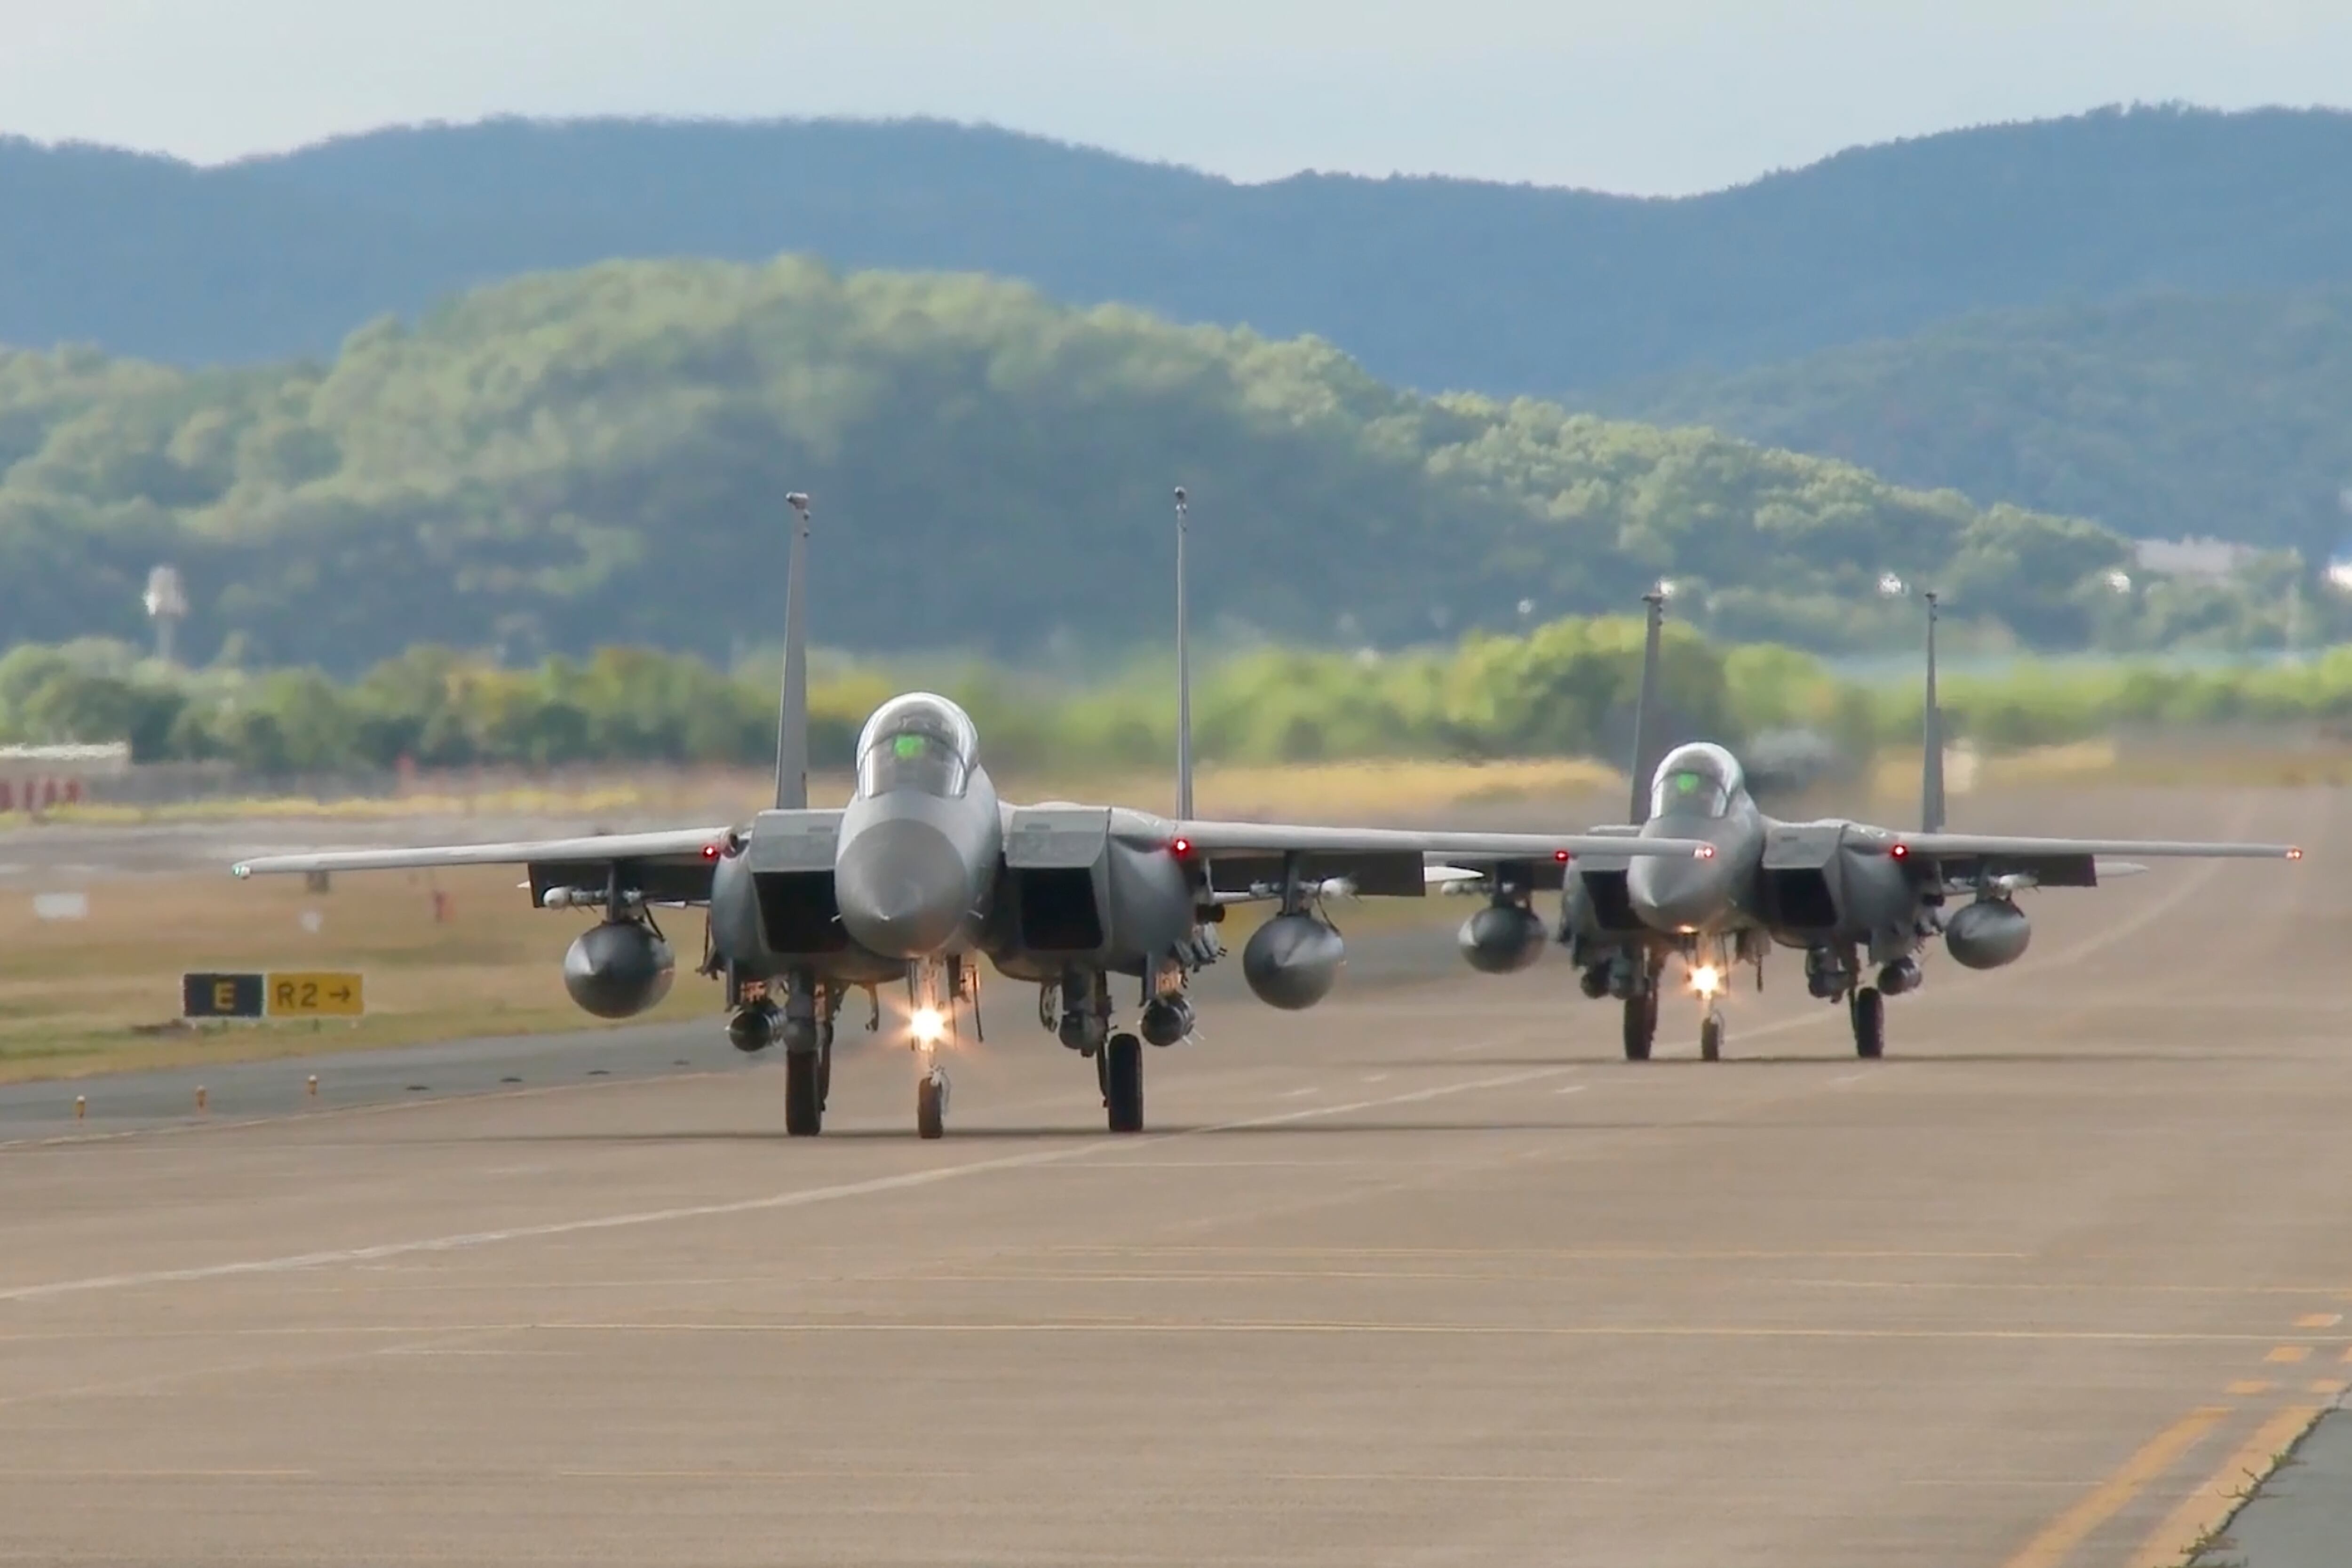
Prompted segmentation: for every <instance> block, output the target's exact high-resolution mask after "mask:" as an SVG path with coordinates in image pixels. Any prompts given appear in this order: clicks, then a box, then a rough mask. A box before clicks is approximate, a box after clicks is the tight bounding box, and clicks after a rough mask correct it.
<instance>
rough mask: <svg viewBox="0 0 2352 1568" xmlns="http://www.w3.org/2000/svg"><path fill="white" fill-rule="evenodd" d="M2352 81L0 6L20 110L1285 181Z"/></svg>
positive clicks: (1659, 37)
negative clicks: (840, 151)
mask: <svg viewBox="0 0 2352 1568" xmlns="http://www.w3.org/2000/svg"><path fill="white" fill-rule="evenodd" d="M2168 99H2184V100H2191V101H2194V102H2199V103H2205V104H2211V105H2217V106H2221V107H2229V108H2239V107H2246V106H2251V105H2255V104H2264V103H2287V104H2297V105H2302V104H2311V103H2322V102H2334V103H2337V104H2343V103H2347V102H2352V0H1411V3H1407V0H1151V3H1150V4H1144V3H1140V0H827V3H825V4H821V5H819V4H806V3H803V0H0V132H16V133H20V134H24V135H30V136H35V137H38V138H41V139H43V140H59V139H64V138H79V139H84V140H90V141H100V142H113V143H118V144H121V145H127V146H133V147H141V148H149V149H154V150H159V151H167V152H171V153H178V154H180V155H182V156H184V157H188V158H193V159H196V160H198V161H201V162H213V161H216V160H220V159H225V158H230V157H235V156H237V155H239V154H241V153H250V152H256V151H264V150H273V149H278V148H284V147H289V146H294V145H298V144H299V143H301V142H308V141H312V140H315V139H317V138H319V137H320V136H324V135H329V134H332V133H334V132H345V131H355V130H363V129H366V128H369V127H372V126H375V125H380V124H383V123H386V122H388V121H418V120H429V119H443V120H471V119H476V118H479V117H480V116H482V115H485V114H493V113H501V112H507V113H527V114H548V115H561V114H583V113H613V112H623V113H664V114H711V115H727V116H742V115H763V116H764V115H779V114H857V115H893V114H911V113H922V114H932V115H940V116H945V117H948V118H951V119H960V120H984V121H992V122H994V123H997V124H1001V125H1006V126H1011V127H1013V128H1016V129H1020V130H1026V131H1037V132H1045V133H1047V134H1050V135H1055V136H1059V137H1063V138H1066V139H1068V140H1071V141H1076V142H1088V143H1092V144H1095V145H1099V146H1105V147H1110V148H1113V149H1116V150H1118V151H1120V152H1124V153H1135V154H1139V155H1142V156H1146V157H1153V158H1163V159H1168V160H1171V161H1172V162H1177V163H1190V164H1192V165H1195V166H1197V167H1201V168H1206V169H1211V170H1214V171H1217V172H1219V173H1222V174H1231V175H1233V176H1234V177H1236V178H1242V179H1264V178H1267V177H1270V176H1275V175H1280V174H1289V173H1292V172H1294V171H1296V170H1298V169H1301V168H1318V169H1329V170H1352V171H1358V172H1362V173H1368V174H1387V173H1391V172H1393V171H1399V170H1402V171H1405V172H1410V173H1444V174H1471V175H1479V176H1484V177H1487V178H1494V179H1505V180H1534V181H1539V182H1543V183H1546V184H1580V185H1592V186H1598V187H1601V188H1604V189H1610V190H1621V191H1637V192H1655V193H1667V192H1682V191H1689V190H1696V189H1706V188H1710V187H1714V186H1718V185H1722V184H1731V183H1734V182H1737V181H1739V180H1743V179H1746V178H1748V177H1750V176H1752V175H1755V174H1760V173H1762V172H1764V171H1765V170H1767V169H1770V168H1774V167H1782V166H1788V165H1791V164H1796V163H1808V162H1811V160H1813V159H1815V158H1818V157H1820V156H1822V155H1823V154H1824V153H1831V152H1833V151H1835V150H1836V149H1838V148H1840V147H1843V146H1848V145H1852V144H1853V143H1855V142H1875V141H1884V140H1886V139H1888V138H1891V137H1895V136H1902V135H1909V134H1915V133H1917V132H1928V131H1937V130H1943V129H1947V128H1949V127H1952V126H1955V125H1965V124H1973V123H1980V122H1982V121H1993V120H2012V119H2022V118H2031V117H2038V116H2043V115H2051V114H2063V113H2071V112H2074V111H2076V110H2083V109H2087V108H2090V107H2093V106H2095V105H2097V104H2102V103H2113V102H2120V101H2130V100H2150V101H2152V100H2168Z"/></svg>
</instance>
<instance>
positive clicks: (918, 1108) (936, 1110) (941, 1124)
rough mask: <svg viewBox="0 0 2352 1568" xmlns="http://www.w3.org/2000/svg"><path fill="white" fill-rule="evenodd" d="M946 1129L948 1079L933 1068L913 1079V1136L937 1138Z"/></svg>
mask: <svg viewBox="0 0 2352 1568" xmlns="http://www.w3.org/2000/svg"><path fill="white" fill-rule="evenodd" d="M947 1130H948V1080H947V1079H944V1078H942V1077H940V1074H939V1072H938V1070H937V1069H936V1068H935V1069H933V1070H932V1071H930V1072H927V1073H925V1074H924V1075H923V1076H922V1077H920V1078H919V1079H916V1080H915V1136H916V1137H918V1138H938V1137H940V1136H942V1135H944V1134H945V1133H946V1131H947Z"/></svg>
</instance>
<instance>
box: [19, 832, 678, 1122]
mask: <svg viewBox="0 0 2352 1568" xmlns="http://www.w3.org/2000/svg"><path fill="white" fill-rule="evenodd" d="M517 879H518V878H517V875H516V873H514V872H512V871H501V870H499V869H496V868H485V869H467V870H464V871H459V872H443V873H438V874H436V876H434V877H432V878H429V879H428V878H426V877H424V876H421V875H408V874H399V873H393V874H385V875H380V876H373V877H339V878H337V879H335V881H334V884H333V887H332V889H331V890H330V891H329V892H326V893H324V894H314V893H310V892H307V891H305V889H304V886H303V882H302V879H300V878H299V877H298V878H269V879H259V880H256V881H253V882H249V883H239V882H236V881H232V880H231V879H229V877H228V875H227V873H226V868H224V869H223V870H222V872H221V873H220V874H219V875H217V876H210V877H204V876H194V875H187V874H180V875H170V876H155V877H128V878H121V879H103V880H98V881H93V882H90V883H89V884H87V886H86V888H85V889H83V890H85V891H86V892H87V895H88V898H89V914H88V916H87V918H85V919H81V920H55V921H43V920H40V919H38V918H37V916H36V914H35V912H34V907H33V900H32V897H31V896H30V894H29V893H22V894H20V893H16V892H14V891H12V892H11V893H10V895H9V896H7V897H6V898H5V899H0V1081H13V1080H21V1079H32V1078H64V1077H77V1076H80V1075H82V1074H86V1073H93V1072H106V1071H119V1070H127V1069H130V1068H145V1067H167V1066H179V1065H185V1064H188V1063H193V1062H199V1061H212V1060H247V1059H253V1058H261V1057H268V1056H291V1055H296V1054H308V1053H311V1052H316V1051H320V1050H333V1049H339V1048H345V1047H353V1048H355V1047H362V1046H385V1045H400V1044H407V1043H411V1042H415V1041H420V1040H433V1039H447V1038H450V1037H463V1036H467V1035H494V1034H497V1035H504V1034H522V1033H527V1032H531V1031H536V1030H542V1029H574V1028H580V1027H583V1026H592V1025H593V1023H594V1020H593V1019H591V1018H589V1017H587V1016H585V1015H583V1014H582V1013H581V1012H579V1011H578V1010H577V1009H576V1008H574V1007H573V1006H572V1004H571V1001H570V999H569V998H568V997H567V996H566V995H565V994H564V991H563V984H562V974H561V968H560V965H561V963H562V954H563V950H564V948H565V946H566V945H568V944H569V943H570V942H571V941H572V937H573V936H574V935H576V934H577V932H578V931H579V930H580V929H581V927H582V926H583V924H585V923H586V921H588V919H589V917H587V916H584V915H566V914H557V913H552V912H545V911H541V910H533V909H532V908H531V907H530V895H529V894H527V893H525V892H522V891H520V889H517V888H516V886H515V883H516V881H517ZM436 890H437V891H439V892H440V893H442V894H443V895H444V896H445V900H446V901H445V902H444V903H443V904H442V906H441V909H442V913H443V914H444V915H445V916H446V918H445V919H443V920H440V921H436V918H435V910H436V906H435V899H434V894H435V892H436ZM306 914H309V915H312V916H315V917H316V919H315V922H314V923H315V925H316V930H315V931H314V930H310V929H308V926H307V924H306V921H305V920H304V917H305V915H306ZM667 930H668V931H669V934H670V936H671V938H672V941H673V943H674V944H675V945H676V946H677V948H678V950H679V956H680V961H681V963H680V969H681V973H680V974H679V976H678V981H677V984H676V985H675V986H674V987H673V988H672V991H671V994H670V996H669V997H668V999H667V1001H665V1002H664V1003H663V1005H662V1006H661V1007H660V1008H659V1009H657V1010H656V1012H655V1013H654V1014H653V1015H652V1016H654V1017H656V1018H660V1017H690V1016H696V1015H698V1014H703V1015H707V1014H711V1013H714V1012H715V1011H716V1009H717V1007H718V992H717V987H716V986H715V984H711V983H709V982H706V981H703V980H701V979H699V978H698V977H696V976H694V975H692V974H691V973H686V971H687V970H690V969H691V967H692V965H693V963H694V962H695V961H696V959H697V958H698V955H699V953H700V951H701V946H700V944H701V941H702V918H701V916H700V914H699V913H690V912H688V911H678V912H677V914H676V916H675V918H674V919H673V920H672V921H669V922H667ZM269 969H299V970H321V969H324V970H346V969H349V970H358V971H360V972H362V973H363V974H364V976H365V985H366V996H367V1003H368V1016H367V1017H366V1018H365V1019H363V1020H360V1021H358V1022H356V1023H353V1022H348V1021H340V1020H321V1021H320V1022H317V1023H315V1024H313V1023H300V1022H271V1023H264V1024H259V1025H251V1024H233V1025H226V1026H207V1027H206V1028H205V1029H203V1030H201V1031H189V1030H183V1029H179V1028H176V1027H171V1025H172V1024H173V1020H175V1019H176V1018H177V1017H178V1015H179V1011H180V976H181V975H182V974H183V973H187V972H207V971H229V972H242V971H248V970H269Z"/></svg>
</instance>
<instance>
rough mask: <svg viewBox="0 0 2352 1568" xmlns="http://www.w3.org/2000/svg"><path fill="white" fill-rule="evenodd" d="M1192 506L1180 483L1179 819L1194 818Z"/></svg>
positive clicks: (1177, 542) (1177, 533)
mask: <svg viewBox="0 0 2352 1568" xmlns="http://www.w3.org/2000/svg"><path fill="white" fill-rule="evenodd" d="M1190 521H1191V509H1190V507H1189V506H1188V505H1187V504H1186V501H1185V498H1184V487H1183V486H1182V485H1178V486H1177V487H1176V819H1177V820H1178V821H1179V822H1190V821H1191V820H1192V648H1191V647H1190V646H1189V645H1188V643H1187V641H1186V636H1187V632H1188V630H1189V628H1188V626H1187V625H1186V622H1187V613H1186V607H1185V604H1184V585H1185V584H1184V535H1185V534H1186V532H1188V531H1189V529H1188V527H1187V524H1188V523H1189V522H1190Z"/></svg>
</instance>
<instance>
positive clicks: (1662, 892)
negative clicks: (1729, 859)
mask: <svg viewBox="0 0 2352 1568" xmlns="http://www.w3.org/2000/svg"><path fill="white" fill-rule="evenodd" d="M1625 891H1626V894H1627V895H1628V896H1629V897H1630V898H1631V899H1632V900H1633V912H1634V913H1635V914H1637V915H1639V916H1640V917H1641V918H1642V923H1643V924H1644V925H1647V926H1651V927H1654V928H1655V929H1657V930H1660V931H1705V930H1706V928H1707V927H1708V926H1710V925H1712V924H1714V923H1715V922H1716V921H1717V919H1718V918H1719V917H1720V916H1721V914H1722V912H1723V903H1724V897H1723V879H1722V876H1721V874H1720V873H1719V872H1718V871H1717V862H1715V861H1712V860H1676V859H1666V858H1659V859H1650V860H1636V861H1634V862H1633V868H1631V869H1630V870H1628V871H1627V872H1626V873H1625Z"/></svg>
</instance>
